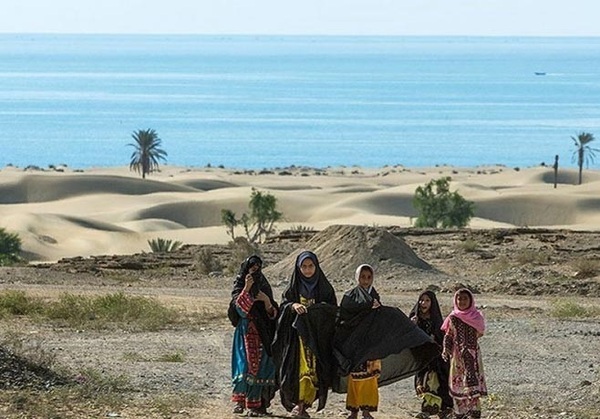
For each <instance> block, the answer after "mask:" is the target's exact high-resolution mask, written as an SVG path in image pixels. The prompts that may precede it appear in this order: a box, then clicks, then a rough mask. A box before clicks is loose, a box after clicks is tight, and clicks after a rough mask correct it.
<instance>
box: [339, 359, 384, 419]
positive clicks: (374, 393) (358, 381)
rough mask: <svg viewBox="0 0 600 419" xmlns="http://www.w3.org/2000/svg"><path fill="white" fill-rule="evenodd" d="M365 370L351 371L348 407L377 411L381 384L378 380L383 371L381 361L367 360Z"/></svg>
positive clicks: (356, 410)
mask: <svg viewBox="0 0 600 419" xmlns="http://www.w3.org/2000/svg"><path fill="white" fill-rule="evenodd" d="M366 367H367V368H366V371H365V372H357V373H350V375H349V376H348V393H347V394H346V409H348V410H350V411H351V412H358V411H359V410H362V411H367V412H376V411H377V406H379V385H378V382H377V380H378V379H379V374H380V372H381V361H380V360H375V361H367V365H366Z"/></svg>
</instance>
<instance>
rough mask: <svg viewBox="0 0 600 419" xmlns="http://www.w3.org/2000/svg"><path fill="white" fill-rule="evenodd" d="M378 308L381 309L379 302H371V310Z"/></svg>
mask: <svg viewBox="0 0 600 419" xmlns="http://www.w3.org/2000/svg"><path fill="white" fill-rule="evenodd" d="M379 307H381V303H380V302H379V300H373V307H372V308H379Z"/></svg>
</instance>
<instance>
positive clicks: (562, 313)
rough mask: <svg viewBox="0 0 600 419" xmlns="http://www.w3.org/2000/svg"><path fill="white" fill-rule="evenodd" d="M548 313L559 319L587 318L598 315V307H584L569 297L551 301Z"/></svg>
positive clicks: (599, 309) (599, 314)
mask: <svg viewBox="0 0 600 419" xmlns="http://www.w3.org/2000/svg"><path fill="white" fill-rule="evenodd" d="M550 313H551V314H552V316H553V317H557V318H560V319H564V318H587V317H596V316H600V308H599V307H586V306H583V305H581V304H578V303H576V302H574V301H572V300H569V299H557V300H555V301H553V302H552V309H551V311H550Z"/></svg>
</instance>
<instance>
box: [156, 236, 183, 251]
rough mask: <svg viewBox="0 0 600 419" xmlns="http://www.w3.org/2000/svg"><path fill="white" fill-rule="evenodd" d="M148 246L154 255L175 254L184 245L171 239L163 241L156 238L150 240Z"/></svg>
mask: <svg viewBox="0 0 600 419" xmlns="http://www.w3.org/2000/svg"><path fill="white" fill-rule="evenodd" d="M148 245H149V246H150V250H152V252H154V253H166V252H175V251H176V250H178V249H179V248H181V246H182V245H183V243H182V242H180V241H176V240H175V241H174V240H171V239H163V238H160V237H159V238H156V239H151V240H148Z"/></svg>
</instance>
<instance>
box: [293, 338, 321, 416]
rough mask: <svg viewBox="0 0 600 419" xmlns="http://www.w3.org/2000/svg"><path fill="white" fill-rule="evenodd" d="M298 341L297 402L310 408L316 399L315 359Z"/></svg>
mask: <svg viewBox="0 0 600 419" xmlns="http://www.w3.org/2000/svg"><path fill="white" fill-rule="evenodd" d="M298 339H300V368H299V375H300V389H299V395H298V401H299V402H301V403H304V405H306V406H307V407H310V406H311V405H312V403H313V402H314V401H315V399H316V398H317V389H318V388H319V379H318V377H317V358H316V357H315V355H314V354H313V353H312V352H311V350H310V349H309V348H308V346H305V345H304V342H302V338H301V337H299V338H298Z"/></svg>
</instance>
